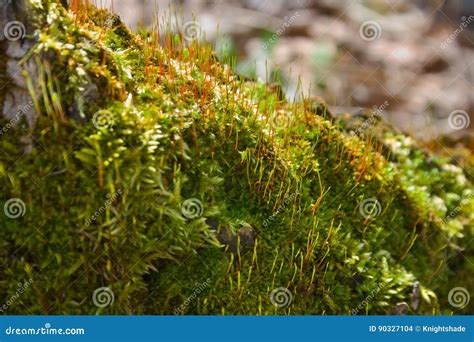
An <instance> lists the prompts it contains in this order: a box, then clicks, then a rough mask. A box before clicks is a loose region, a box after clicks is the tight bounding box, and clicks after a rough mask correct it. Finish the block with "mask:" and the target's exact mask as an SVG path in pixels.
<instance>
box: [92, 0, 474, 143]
mask: <svg viewBox="0 0 474 342" xmlns="http://www.w3.org/2000/svg"><path fill="white" fill-rule="evenodd" d="M99 2H101V5H102V6H104V7H108V8H112V9H113V10H114V11H115V12H117V13H118V14H119V15H120V16H121V18H122V20H124V21H125V22H126V23H127V24H128V25H129V26H130V27H131V28H132V29H135V28H137V27H140V26H143V25H150V24H151V23H152V22H153V19H154V17H156V15H158V16H159V17H162V16H166V15H167V14H166V13H170V12H171V13H174V12H176V13H178V18H180V20H181V21H182V22H181V25H182V30H183V31H184V34H185V37H186V36H187V37H189V38H190V39H192V38H195V37H199V38H203V39H206V40H208V41H210V42H212V43H213V44H215V46H216V47H217V50H218V53H219V54H220V55H221V56H222V57H226V56H227V57H228V56H233V57H235V60H236V65H235V67H236V69H237V71H238V72H239V73H241V74H243V75H245V76H248V77H252V78H257V79H260V80H268V81H269V82H275V81H277V80H281V81H282V82H283V85H284V88H285V92H286V95H287V97H288V98H290V99H293V98H294V96H295V94H296V93H297V89H298V86H299V84H301V86H302V89H303V90H304V92H305V94H308V93H311V94H312V95H314V96H321V97H322V98H323V99H324V100H325V101H326V102H327V103H328V104H329V105H330V108H331V109H332V111H333V113H335V114H342V113H349V114H357V113H360V111H361V110H362V108H371V109H375V110H376V112H377V113H378V114H380V115H381V116H383V117H384V118H385V119H386V120H387V121H388V122H390V123H392V124H393V125H394V126H395V127H397V128H398V129H400V130H403V131H405V132H408V133H410V134H412V135H415V136H416V137H418V138H419V139H422V140H426V141H430V140H433V139H435V138H439V137H448V138H449V139H450V140H451V141H453V142H454V143H456V142H463V144H464V145H468V146H469V145H471V143H472V142H473V141H474V138H473V135H474V129H473V126H474V125H472V124H471V121H472V120H473V119H474V117H473V108H474V91H473V90H474V89H473V84H474V51H473V47H474V44H473V43H474V0H447V1H441V0H433V1H429V0H425V1H422V0H366V1H362V0H353V1H351V0H346V1H340V0H287V1H285V0H179V1H170V0H156V1H154V0H147V1H145V0H114V1H112V0H108V1H107V0H104V1H100V0H99ZM193 20H195V21H193ZM466 141H468V142H469V143H467V144H466ZM471 146H472V145H471Z"/></svg>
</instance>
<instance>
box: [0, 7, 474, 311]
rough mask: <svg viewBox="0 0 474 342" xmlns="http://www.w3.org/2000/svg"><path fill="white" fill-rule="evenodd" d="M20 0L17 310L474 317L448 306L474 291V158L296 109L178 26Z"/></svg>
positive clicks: (2, 238) (14, 172)
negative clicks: (136, 24)
mask: <svg viewBox="0 0 474 342" xmlns="http://www.w3.org/2000/svg"><path fill="white" fill-rule="evenodd" d="M15 4H17V5H12V4H9V5H7V7H4V8H3V12H2V17H1V21H2V25H3V26H4V25H6V24H7V23H8V22H11V21H17V22H20V23H23V25H24V27H25V35H24V36H23V35H22V36H21V37H20V38H19V39H18V40H15V41H13V40H11V39H7V37H5V36H2V40H1V46H0V47H1V52H2V55H1V56H2V57H1V60H0V70H1V71H2V79H1V82H2V85H3V86H4V89H5V91H4V92H3V93H2V94H3V95H2V97H1V101H0V105H1V108H2V113H3V117H2V119H1V122H0V125H1V126H0V127H1V135H0V189H1V191H0V204H1V206H2V209H3V212H0V213H1V214H2V215H0V243H1V244H2V246H1V247H2V248H0V263H1V265H2V266H1V267H0V296H1V298H6V299H7V300H6V302H5V305H4V306H0V310H1V311H2V313H6V314H15V313H24V314H25V313H26V314H28V313H35V314H66V313H67V314H94V313H101V314H176V313H178V314H259V315H260V314H261V315H268V314H394V313H397V314H398V313H409V314H433V313H434V314H450V313H452V312H455V313H469V312H471V313H472V303H465V304H464V305H458V306H456V303H454V304H455V305H453V302H452V300H451V299H452V298H451V297H452V296H451V297H450V291H451V289H453V288H465V289H467V290H468V291H469V290H472V274H473V270H474V267H473V265H474V258H473V248H472V243H470V241H471V239H472V236H473V229H474V228H473V227H474V225H473V208H474V201H473V200H474V198H473V197H474V195H473V186H472V182H473V175H472V173H471V172H468V171H467V170H472V159H471V158H472V157H471V156H470V155H469V154H468V155H467V156H466V155H463V158H457V159H455V160H454V159H449V158H448V157H445V156H439V155H435V154H433V153H432V152H430V151H426V150H424V149H423V148H421V147H419V146H418V145H417V143H416V142H415V141H413V140H412V139H411V138H409V137H407V136H405V135H403V134H400V133H398V132H396V131H394V130H393V129H390V128H389V127H387V125H384V124H383V123H381V122H376V120H370V117H367V118H365V119H364V118H357V120H362V121H360V122H359V121H354V120H356V119H350V120H339V119H334V118H332V117H331V115H330V113H329V111H328V110H327V107H326V105H325V104H324V103H323V102H322V100H319V99H316V100H311V99H304V100H302V101H300V102H295V103H288V102H286V101H285V100H284V99H282V98H281V96H279V94H278V93H277V92H275V91H274V90H273V89H272V88H271V87H267V86H266V85H265V84H260V83H258V82H251V81H246V80H244V79H242V78H240V77H238V76H236V75H235V74H234V73H233V72H232V70H230V68H229V67H228V66H227V65H226V64H225V62H224V61H218V60H217V59H216V57H215V53H214V52H213V50H212V48H210V47H209V46H207V45H206V44H205V43H202V42H199V41H197V40H193V41H186V40H185V39H183V37H182V36H181V35H180V34H178V33H173V32H171V31H167V30H166V29H163V28H166V25H162V26H161V29H160V30H159V32H158V30H157V29H152V30H150V31H141V32H139V33H138V34H132V33H131V32H130V31H129V30H128V29H127V28H126V27H125V26H124V25H123V23H122V22H121V21H120V19H119V18H118V17H117V16H115V15H112V14H110V13H109V12H107V11H105V10H99V9H97V8H95V7H93V6H88V5H83V6H79V7H78V8H76V9H75V11H69V12H67V11H66V9H64V7H62V6H61V5H60V4H59V2H55V1H52V0H35V1H33V0H31V1H28V2H25V3H23V2H15ZM18 4H20V5H21V6H19V5H18ZM10 6H12V7H10ZM15 6H16V7H15ZM25 18H26V19H25ZM26 23H28V25H26ZM18 70H20V73H17V72H16V71H18ZM18 108H23V109H18ZM367 123H370V125H367ZM369 126H370V127H369ZM355 127H357V128H355ZM360 127H362V128H363V129H361V128H360ZM354 132H357V134H354ZM26 282H28V286H26V288H25V286H24V284H25V283H26ZM203 284H204V285H203ZM19 288H21V293H20V294H19V293H18V292H19ZM102 290H103V291H105V293H106V294H107V295H108V301H107V303H106V305H102V303H101V302H100V301H99V302H98V298H97V293H98V292H97V291H99V292H100V291H102ZM282 298H283V299H284V300H283V302H282V301H281V299H282ZM0 304H1V303H0Z"/></svg>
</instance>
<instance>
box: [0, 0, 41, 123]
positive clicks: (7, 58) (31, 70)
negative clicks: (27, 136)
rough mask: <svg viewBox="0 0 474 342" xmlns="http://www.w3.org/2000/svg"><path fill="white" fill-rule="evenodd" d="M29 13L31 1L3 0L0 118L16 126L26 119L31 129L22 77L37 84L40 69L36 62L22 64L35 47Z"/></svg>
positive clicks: (32, 113)
mask: <svg viewBox="0 0 474 342" xmlns="http://www.w3.org/2000/svg"><path fill="white" fill-rule="evenodd" d="M29 14H30V13H29V2H28V0H0V115H1V116H3V118H4V119H6V120H7V121H9V122H10V124H11V126H13V127H14V126H16V125H17V124H18V123H19V122H21V121H22V120H23V119H26V122H27V123H28V126H29V127H33V126H34V124H35V121H36V113H35V109H34V106H33V101H32V98H31V95H30V92H29V91H28V87H27V82H26V79H25V77H24V75H23V74H24V72H27V73H28V74H29V75H30V77H31V78H32V79H33V80H34V81H36V78H37V67H36V63H35V61H34V59H29V60H28V61H26V62H22V61H21V60H22V59H23V57H25V55H26V53H27V52H28V51H29V50H30V49H31V48H32V47H33V46H34V38H33V33H34V28H33V27H32V25H31V24H30V23H31V22H32V20H28V17H29ZM33 83H34V84H36V82H33Z"/></svg>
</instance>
